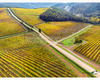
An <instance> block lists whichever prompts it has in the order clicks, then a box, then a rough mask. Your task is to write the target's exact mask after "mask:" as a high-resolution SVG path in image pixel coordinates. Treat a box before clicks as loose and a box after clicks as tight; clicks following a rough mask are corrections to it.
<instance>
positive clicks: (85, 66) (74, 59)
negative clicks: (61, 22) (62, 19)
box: [8, 8, 100, 77]
mask: <svg viewBox="0 0 100 80" xmlns="http://www.w3.org/2000/svg"><path fill="white" fill-rule="evenodd" d="M8 11H9V12H10V14H11V15H12V16H13V17H14V18H15V19H16V20H18V21H19V22H21V20H20V19H18V18H17V17H16V16H15V15H14V14H13V13H12V11H11V10H10V8H8ZM23 24H24V25H25V26H27V27H28V28H30V29H32V30H33V31H35V32H37V33H38V34H39V35H40V37H41V38H42V39H44V40H45V41H46V42H48V43H49V44H50V45H51V46H53V47H54V48H56V49H57V50H58V51H60V52H61V53H62V54H64V55H66V56H67V57H68V58H70V59H71V60H72V61H74V62H75V63H77V64H78V65H80V66H81V67H82V68H84V69H86V70H87V71H89V72H92V71H95V69H94V68H92V67H90V66H89V65H87V64H86V63H84V62H82V61H81V60H79V59H77V58H76V57H74V56H73V55H71V54H70V53H68V52H67V51H65V50H63V49H62V48H60V47H58V46H57V45H56V44H55V43H54V42H52V41H50V40H49V39H48V38H47V37H45V36H44V35H43V34H41V33H39V32H38V31H37V30H35V29H34V28H32V27H30V26H29V25H27V24H26V23H24V22H23ZM95 76H97V77H100V73H98V74H97V75H95Z"/></svg>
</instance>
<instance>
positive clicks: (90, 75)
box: [51, 46, 95, 77]
mask: <svg viewBox="0 0 100 80" xmlns="http://www.w3.org/2000/svg"><path fill="white" fill-rule="evenodd" d="M51 47H52V48H53V49H54V50H55V51H56V52H57V53H58V54H59V55H60V56H62V57H63V58H64V59H65V60H67V61H68V62H69V63H71V64H72V65H73V66H74V67H75V68H77V69H78V70H79V71H81V72H82V73H87V75H88V76H89V77H95V76H94V75H93V74H92V73H90V72H88V71H87V70H85V69H84V68H82V67H81V66H79V65H78V64H76V63H75V62H74V61H72V60H71V59H69V58H68V57H66V56H65V55H64V54H62V53H61V52H59V51H58V50H57V49H55V48H54V47H53V46H51Z"/></svg>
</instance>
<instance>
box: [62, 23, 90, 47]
mask: <svg viewBox="0 0 100 80" xmlns="http://www.w3.org/2000/svg"><path fill="white" fill-rule="evenodd" d="M90 27H92V25H89V26H88V27H87V28H85V29H83V30H82V31H80V32H79V33H77V34H75V35H73V36H71V37H70V38H68V39H65V40H63V41H61V42H62V43H63V44H64V46H72V45H73V44H74V41H75V39H74V37H76V36H78V35H80V34H82V33H84V32H86V31H87V30H88V29H90ZM82 41H83V42H82V43H84V40H82ZM79 44H80V43H79ZM77 45H78V43H77Z"/></svg>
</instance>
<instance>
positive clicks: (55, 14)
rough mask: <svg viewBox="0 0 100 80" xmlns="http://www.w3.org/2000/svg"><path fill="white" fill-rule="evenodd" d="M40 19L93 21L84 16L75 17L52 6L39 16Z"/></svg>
mask: <svg viewBox="0 0 100 80" xmlns="http://www.w3.org/2000/svg"><path fill="white" fill-rule="evenodd" d="M39 17H40V19H42V20H43V21H46V22H48V21H77V22H86V23H94V22H93V21H91V20H88V19H86V18H84V17H77V16H75V15H74V14H72V13H70V12H66V11H65V10H63V9H59V8H56V7H52V8H49V9H47V11H45V12H44V13H42V14H41V15H40V16H39Z"/></svg>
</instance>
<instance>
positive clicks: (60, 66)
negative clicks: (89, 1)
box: [0, 3, 100, 78]
mask: <svg viewBox="0 0 100 80" xmlns="http://www.w3.org/2000/svg"><path fill="white" fill-rule="evenodd" d="M0 4H1V3H0ZM12 4H13V5H12ZM12 4H10V3H9V4H6V6H5V7H2V5H4V3H2V5H0V6H1V7H0V78H5V77H6V78H9V77H14V78H15V77H18V78H20V77H23V78H24V77H28V78H31V77H32V78H34V77H37V78H38V77H39V78H40V77H43V78H44V77H46V78H47V77H53V78H60V77H64V78H66V77H72V78H77V77H100V24H99V21H100V19H99V14H96V15H95V16H96V17H95V16H93V13H91V14H87V15H86V14H85V13H84V14H82V13H81V12H80V13H81V14H78V12H77V11H75V13H72V12H73V10H74V9H70V10H72V12H71V11H70V10H69V11H68V10H67V11H66V8H63V7H64V6H65V5H66V4H64V5H63V6H62V4H63V3H62V4H57V3H56V5H55V4H53V3H50V4H48V5H46V4H47V3H45V4H43V3H39V4H42V5H39V4H37V3H34V6H32V5H33V4H31V3H29V4H27V3H26V4H25V3H23V4H22V3H20V4H21V5H20V4H19V7H18V6H17V7H16V5H18V4H17V3H16V4H15V5H14V3H12ZM51 4H52V6H50V5H51ZM79 4H80V3H79ZM79 4H77V5H79ZM7 5H8V6H7ZM26 5H28V6H26ZM35 5H38V7H37V6H35ZM71 5H72V6H76V4H70V3H69V4H68V5H66V6H67V7H68V6H71ZM11 6H13V7H11ZM20 6H21V7H20ZM25 6H26V7H25ZM39 6H41V7H39ZM44 6H45V7H44ZM58 6H59V7H58ZM72 6H71V8H73V7H72ZM79 6H81V5H79ZM88 6H89V5H88ZM33 7H34V8H33ZM81 7H82V6H81ZM68 8H69V7H68ZM83 8H86V7H83ZM88 9H89V8H88ZM94 9H95V7H94ZM76 10H77V6H76ZM84 10H85V9H84ZM79 11H81V10H79ZM83 12H84V11H83ZM97 15H98V16H97ZM86 16H89V17H86Z"/></svg>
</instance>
